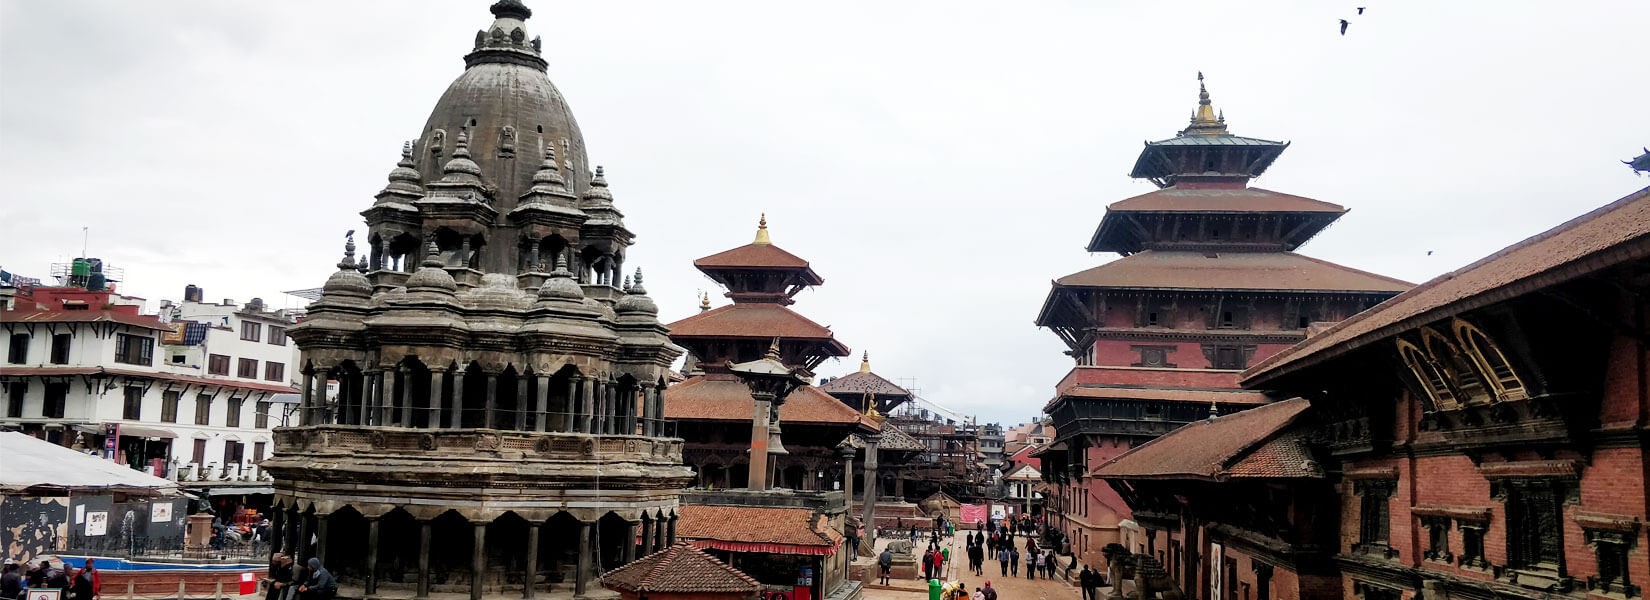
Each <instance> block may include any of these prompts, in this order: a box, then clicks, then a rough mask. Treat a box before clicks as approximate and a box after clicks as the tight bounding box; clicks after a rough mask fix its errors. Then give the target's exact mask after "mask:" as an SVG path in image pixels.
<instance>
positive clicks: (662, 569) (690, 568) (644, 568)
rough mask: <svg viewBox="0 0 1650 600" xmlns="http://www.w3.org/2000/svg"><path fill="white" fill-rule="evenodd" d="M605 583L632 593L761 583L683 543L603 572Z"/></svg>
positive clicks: (733, 589)
mask: <svg viewBox="0 0 1650 600" xmlns="http://www.w3.org/2000/svg"><path fill="white" fill-rule="evenodd" d="M602 585H604V586H608V587H612V588H617V589H621V590H625V591H631V592H661V593H668V592H677V593H690V592H705V593H755V592H756V590H757V589H758V588H760V587H761V584H759V583H757V582H756V580H755V579H752V578H751V576H749V575H746V574H744V573H743V572H740V571H739V570H738V569H735V568H733V567H730V566H728V565H727V564H726V563H723V562H722V561H720V560H717V559H716V557H714V556H711V555H709V554H707V553H705V551H704V550H700V549H698V548H695V547H693V545H692V544H686V543H679V544H676V545H675V546H671V547H669V548H666V549H664V550H661V551H659V552H654V553H653V554H649V555H647V556H644V557H642V558H638V559H636V560H635V561H633V562H631V563H629V564H626V565H624V566H622V567H619V568H617V569H614V570H612V571H608V572H607V573H606V574H603V575H602Z"/></svg>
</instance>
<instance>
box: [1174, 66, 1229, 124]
mask: <svg viewBox="0 0 1650 600" xmlns="http://www.w3.org/2000/svg"><path fill="white" fill-rule="evenodd" d="M1180 134H1181V135H1227V131H1226V114H1225V112H1224V111H1222V112H1220V113H1218V114H1217V113H1216V112H1215V107H1214V103H1213V102H1211V101H1210V100H1209V88H1208V87H1207V86H1205V85H1204V84H1203V72H1202V71H1198V72H1197V110H1195V111H1192V124H1191V126H1189V127H1187V128H1186V129H1185V130H1184V131H1181V132H1180Z"/></svg>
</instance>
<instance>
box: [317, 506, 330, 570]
mask: <svg viewBox="0 0 1650 600" xmlns="http://www.w3.org/2000/svg"><path fill="white" fill-rule="evenodd" d="M329 516H330V515H315V558H319V559H321V564H323V565H325V564H327V520H328V517H329Z"/></svg>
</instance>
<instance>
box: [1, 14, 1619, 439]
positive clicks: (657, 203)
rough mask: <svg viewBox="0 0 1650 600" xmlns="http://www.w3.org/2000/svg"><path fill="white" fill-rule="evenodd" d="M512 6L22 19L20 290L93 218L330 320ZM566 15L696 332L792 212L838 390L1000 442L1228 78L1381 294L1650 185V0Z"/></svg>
mask: <svg viewBox="0 0 1650 600" xmlns="http://www.w3.org/2000/svg"><path fill="white" fill-rule="evenodd" d="M1359 4H1364V5H1365V6H1368V10H1367V11H1366V14H1364V15H1362V16H1356V15H1355V12H1356V11H1355V8H1354V7H1356V6H1357V5H1359ZM487 5H488V2H486V1H480V0H478V1H467V2H453V1H446V0H443V1H440V2H435V1H426V2H406V1H399V0H398V1H388V0H384V1H376V2H336V1H330V2H323V1H318V0H317V1H289V0H283V1H281V2H222V1H212V2H130V1H88V0H52V1H50V2H47V1H28V2H24V1H20V0H3V1H0V181H3V182H4V186H5V192H4V194H5V198H4V201H3V202H0V240H3V241H0V267H4V268H5V269H7V270H10V271H13V272H18V273H22V274H25V275H33V276H37V277H41V278H43V279H44V278H46V276H47V274H48V266H49V265H50V264H51V263H53V262H61V261H66V260H68V259H69V258H71V257H73V256H74V255H76V254H78V253H79V251H80V247H81V243H82V239H81V228H82V227H89V228H90V245H89V248H90V254H91V255H93V256H99V257H102V258H104V259H105V260H106V262H108V263H109V264H111V265H114V266H118V267H121V268H124V269H125V272H126V280H125V281H124V282H122V284H121V291H123V292H126V293H131V294H136V295H139V296H143V297H145V298H147V299H149V301H150V303H149V306H150V309H151V310H152V309H153V308H154V307H155V305H156V304H157V301H158V300H159V299H162V298H170V299H178V298H179V297H180V296H181V295H182V291H183V287H184V285H186V284H190V283H194V284H197V285H201V286H203V287H205V288H206V295H207V297H208V298H212V299H222V298H234V299H236V300H238V301H241V302H245V301H246V300H247V299H249V298H251V297H253V296H261V297H263V298H264V299H265V300H266V301H268V302H270V303H272V304H274V305H276V306H298V305H301V302H300V301H297V300H295V299H292V298H290V297H287V296H283V295H282V294H281V291H283V290H293V289H301V288H312V287H319V286H320V285H321V283H322V282H323V281H324V280H325V279H326V277H327V276H328V275H329V274H330V273H331V272H332V271H333V270H334V267H333V264H334V263H336V262H337V260H338V257H339V255H340V253H341V251H342V249H341V241H342V240H341V238H342V234H343V232H344V231H345V230H348V229H361V228H363V226H362V222H361V217H360V216H359V215H358V214H357V213H358V212H359V211H361V210H362V209H364V208H366V207H367V206H368V205H370V203H371V202H372V195H373V194H374V193H375V192H377V191H378V190H379V189H381V188H382V187H383V184H384V181H385V179H384V177H385V175H386V174H388V172H389V171H390V169H391V168H392V167H393V166H394V163H395V161H396V159H397V158H398V152H399V149H400V146H401V143H402V140H405V139H408V138H412V137H415V136H417V135H418V133H419V130H420V128H421V127H422V126H423V124H424V121H425V119H426V118H427V117H428V116H429V111H430V109H431V107H432V106H433V105H434V103H435V100H436V99H437V98H438V97H439V96H440V94H441V92H442V90H444V89H445V88H446V86H447V84H448V83H449V82H451V81H452V80H453V78H455V77H457V76H458V75H459V73H460V72H461V70H462V69H463V61H462V56H463V55H464V54H465V53H466V52H467V51H468V50H469V49H470V47H471V44H472V41H473V36H474V34H475V31H476V30H478V29H481V28H483V27H485V26H486V25H488V24H489V23H490V19H491V17H490V15H488V14H487V10H486V8H487ZM529 6H531V7H532V8H533V10H534V17H533V19H532V20H530V21H529V22H528V27H529V30H530V31H531V32H532V33H533V34H536V35H542V36H543V38H544V54H545V58H546V59H548V60H549V62H550V77H551V79H552V80H553V81H554V82H555V83H556V85H557V86H558V87H559V88H560V89H561V91H562V92H563V94H564V95H565V96H566V97H567V98H568V101H569V102H570V103H571V105H572V107H573V110H574V113H575V114H576V115H577V118H578V121H579V125H580V126H581V128H582V129H583V131H584V135H585V141H586V143H587V146H588V148H589V154H590V159H591V162H592V163H593V164H602V165H605V166H606V167H607V171H608V173H609V177H608V179H609V181H610V183H611V185H612V190H613V192H614V195H615V197H616V201H617V203H618V206H619V207H620V208H621V209H622V210H624V211H625V214H626V222H627V224H628V225H629V227H630V228H631V229H632V230H633V231H635V232H637V234H638V245H637V246H636V247H635V248H633V249H632V250H631V252H630V257H629V263H628V264H630V265H636V266H641V267H642V268H643V269H644V271H645V272H646V274H647V288H648V291H649V292H650V294H651V295H652V296H653V297H654V298H655V299H656V300H658V302H659V304H660V306H661V309H662V313H663V314H662V315H661V318H662V319H663V320H664V321H665V322H667V323H668V322H670V321H674V320H676V319H679V318H682V317H685V316H687V315H689V314H692V313H693V312H695V311H697V301H696V299H695V298H696V295H697V293H698V292H699V291H700V290H711V291H712V292H713V296H715V295H716V294H719V293H720V290H719V289H717V288H715V287H714V284H713V283H712V282H710V281H709V280H708V279H706V278H704V277H703V276H702V275H700V274H699V273H698V272H697V271H695V270H694V269H693V268H692V265H691V261H692V260H693V259H694V258H697V257H701V256H705V255H708V254H712V253H714V252H718V251H721V250H724V249H727V248H731V247H734V246H738V245H741V244H745V243H748V242H749V241H750V239H751V236H752V234H753V232H754V230H755V226H756V219H757V215H758V213H759V212H762V211H766V212H767V213H768V220H769V223H770V225H771V228H772V233H773V240H774V243H776V244H778V245H779V246H781V247H783V248H785V249H786V250H789V251H791V252H793V253H796V254H798V255H800V256H802V257H804V258H806V259H808V260H810V261H812V263H813V265H814V268H815V270H816V271H818V272H819V273H820V274H821V275H822V276H824V278H825V280H826V283H825V285H824V286H822V287H820V288H817V289H816V290H814V291H811V292H808V293H805V294H803V295H801V296H799V302H798V304H797V305H796V306H795V307H794V308H796V309H797V310H799V311H800V312H802V313H803V314H805V315H808V316H809V317H811V318H813V319H814V320H816V321H818V322H820V323H822V324H827V325H830V326H831V328H832V329H833V330H834V331H835V332H836V334H837V336H838V338H839V339H841V340H842V341H843V342H844V343H846V344H848V345H849V346H850V347H852V348H853V349H854V353H855V355H856V358H855V359H853V360H842V361H838V362H833V363H827V364H826V365H825V366H824V367H823V368H821V369H820V375H822V376H828V375H836V374H841V373H843V372H847V371H850V370H852V369H855V368H856V367H857V365H858V361H857V355H858V353H859V352H860V351H861V350H869V351H870V352H871V356H872V363H873V366H874V367H875V370H876V371H877V372H879V373H881V374H883V375H885V376H887V377H889V378H891V379H895V380H896V381H901V378H915V386H916V387H917V388H920V391H921V393H922V395H923V396H924V397H926V398H927V399H929V400H931V401H933V402H936V403H939V404H941V405H944V406H949V407H952V408H954V409H957V410H959V411H962V412H964V413H973V414H977V415H978V416H979V417H980V419H981V420H982V421H988V420H995V421H1001V422H1005V423H1017V422H1021V421H1025V420H1027V419H1029V418H1032V417H1033V416H1035V415H1036V414H1037V412H1038V410H1039V409H1040V407H1041V406H1042V405H1043V403H1044V402H1045V401H1047V399H1048V398H1049V396H1050V395H1051V393H1052V388H1053V385H1054V384H1055V382H1056V381H1058V380H1059V378H1060V377H1061V376H1062V375H1063V374H1064V373H1065V372H1066V371H1067V370H1069V368H1070V365H1071V362H1070V360H1069V359H1068V358H1067V357H1065V356H1063V355H1062V354H1061V352H1062V351H1063V350H1064V349H1065V348H1064V346H1063V345H1062V344H1061V343H1060V342H1059V341H1058V339H1057V338H1056V337H1055V336H1054V335H1053V334H1052V333H1049V332H1048V331H1046V330H1040V329H1038V328H1037V327H1035V326H1034V325H1033V324H1032V320H1033V319H1034V318H1035V316H1036V313H1037V310H1038V308H1039V307H1040V306H1041V303H1042V301H1043V298H1044V296H1045V295H1046V294H1047V292H1048V289H1049V281H1050V280H1051V279H1053V278H1056V277H1059V276H1062V275H1065V274H1068V273H1072V272H1075V271H1079V270H1082V269H1085V268H1088V267H1091V266H1094V265H1097V264H1100V263H1103V262H1105V261H1108V260H1112V259H1114V258H1115V256H1114V255H1106V254H1097V255H1091V254H1089V253H1087V252H1085V251H1084V249H1083V247H1084V245H1085V244H1086V242H1087V241H1088V239H1089V236H1090V234H1092V233H1093V230H1094V228H1095V226H1096V224H1098V223H1099V220H1100V217H1101V215H1102V214H1103V212H1104V209H1105V206H1106V204H1108V203H1111V202H1115V201H1117V200H1121V199H1124V198H1127V197H1130V196H1134V195H1137V194H1141V193H1145V192H1148V191H1150V190H1152V189H1153V188H1152V186H1151V184H1149V183H1147V182H1144V181H1135V180H1131V179H1129V178H1128V177H1127V173H1128V171H1129V169H1130V168H1131V167H1132V166H1133V164H1134V159H1135V156H1136V155H1137V154H1138V153H1139V151H1140V147H1141V142H1142V141H1144V140H1156V139H1163V138H1166V137H1171V136H1173V135H1174V132H1175V131H1177V130H1179V129H1180V128H1182V127H1184V126H1185V124H1186V119H1187V117H1188V116H1189V115H1190V113H1191V111H1192V108H1193V106H1194V105H1195V103H1196V94H1197V82H1196V80H1195V76H1196V73H1197V71H1199V70H1202V71H1203V72H1204V73H1205V74H1206V75H1207V77H1208V84H1209V90H1210V92H1211V94H1212V95H1213V97H1214V102H1215V106H1216V107H1217V108H1219V109H1222V110H1224V111H1225V113H1226V118H1227V121H1228V123H1229V124H1230V125H1231V128H1232V131H1233V132H1234V133H1236V134H1238V135H1246V136H1253V137H1261V138H1267V139H1284V140H1290V141H1291V142H1293V145H1292V146H1291V147H1290V148H1289V150H1288V151H1287V152H1285V153H1284V155H1283V156H1282V157H1281V158H1280V159H1279V160H1278V162H1277V163H1276V164H1275V165H1273V167H1272V168H1271V170H1270V171H1268V172H1267V174H1266V175H1265V176H1264V177H1262V178H1261V179H1259V180H1258V181H1257V182H1256V185H1258V186H1260V187H1265V188H1268V189H1273V190H1278V191H1283V192H1289V193H1293V194H1298V195H1303V196H1309V197H1313V198H1318V199H1321V200H1326V201H1329V202H1334V203H1338V204H1342V205H1344V206H1347V207H1349V208H1351V209H1352V212H1351V213H1349V214H1347V215H1346V216H1345V217H1344V218H1343V219H1341V221H1340V222H1339V223H1337V224H1336V225H1335V226H1333V227H1331V228H1330V229H1328V230H1327V231H1325V232H1324V233H1323V234H1321V235H1320V236H1319V237H1318V238H1316V239H1314V240H1313V241H1312V242H1311V243H1310V244H1308V245H1307V246H1305V247H1304V248H1303V252H1304V253H1305V254H1308V255H1311V256H1315V257H1319V258H1324V259H1328V260H1331V261H1335V262H1339V263H1341V264H1345V265H1348V266H1352V267H1356V268H1360V269H1366V270H1370V271H1374V272H1377V273H1382V274H1386V275H1391V276H1395V277H1399V278H1402V279H1406V280H1409V281H1413V282H1420V281H1424V280H1426V279H1429V278H1431V277H1434V276H1436V275H1439V274H1441V273H1444V272H1446V271H1448V270H1450V269H1453V268H1456V267H1459V266H1462V265H1464V264H1467V263H1469V262H1471V261H1473V260H1475V259H1477V258H1479V257H1481V256H1483V255H1485V254H1488V253H1490V252H1493V251H1494V250H1496V249H1499V248H1501V247H1503V246H1505V245H1507V244H1510V243H1513V242H1516V241H1518V240H1520V239H1523V238H1524V237H1527V236H1529V235H1532V234H1535V233H1538V232H1540V231H1543V230H1545V229H1547V228H1549V227H1552V226H1554V225H1556V224H1558V223H1560V222H1562V221H1564V220H1567V219H1569V218H1571V217H1574V216H1576V215H1579V214H1581V213H1584V212H1586V211H1588V210H1590V209H1593V208H1595V207H1597V206H1600V205H1602V204H1604V203H1607V202H1609V201H1611V200H1614V199H1616V198H1619V197H1621V196H1624V195H1626V194H1628V193H1630V192H1632V191H1634V190H1636V189H1639V188H1640V187H1643V186H1644V185H1645V184H1646V182H1647V180H1646V179H1642V178H1638V177H1635V176H1634V175H1633V173H1632V172H1631V171H1630V170H1628V169H1627V167H1625V166H1624V165H1622V164H1621V163H1620V162H1618V161H1620V160H1623V159H1628V158H1631V157H1633V156H1635V155H1637V154H1639V153H1640V152H1641V150H1640V147H1641V146H1643V145H1645V144H1647V143H1650V110H1646V109H1645V106H1647V104H1650V77H1646V75H1647V71H1646V67H1645V64H1644V62H1643V56H1644V44H1645V36H1644V24H1645V23H1650V3H1646V2H1642V1H1626V0H1623V1H1597V2H1574V3H1551V2H1418V1H1417V2H1383V1H1381V0H1355V1H1354V0H1348V1H1341V2H1336V1H1328V2H1326V1H1322V0H1312V1H1301V2H1229V1H1227V2H1196V3H1191V2H1127V3H1125V2H1100V1H1083V2H959V1H955V0H952V1H945V2H910V1H901V2H887V1H880V2H863V3H856V2H846V1H840V0H839V1H835V2H829V3H824V2H816V3H811V4H808V5H804V4H803V3H796V2H766V1H760V2H738V3H735V2H680V1H674V0H670V1H659V2H640V1H602V2H594V1H591V2H557V3H550V2H544V1H532V0H529ZM1342 18H1346V19H1348V20H1350V21H1351V22H1352V23H1351V26H1350V29H1349V31H1348V32H1347V34H1346V35H1345V36H1344V37H1343V36H1341V35H1338V31H1337V30H1338V20H1339V19H1342ZM1429 250H1430V251H1432V254H1431V255H1430V256H1428V255H1427V252H1428V251H1429ZM715 299H716V301H717V304H718V305H720V304H722V303H724V302H726V300H725V299H723V298H721V297H720V296H715ZM904 383H910V381H904Z"/></svg>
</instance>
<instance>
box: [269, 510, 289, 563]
mask: <svg viewBox="0 0 1650 600" xmlns="http://www.w3.org/2000/svg"><path fill="white" fill-rule="evenodd" d="M286 526H287V522H286V509H285V508H277V509H275V510H273V511H270V515H269V531H270V535H269V554H270V556H274V555H275V554H276V553H277V552H280V551H281V548H284V547H285V545H284V544H285V543H286Z"/></svg>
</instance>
